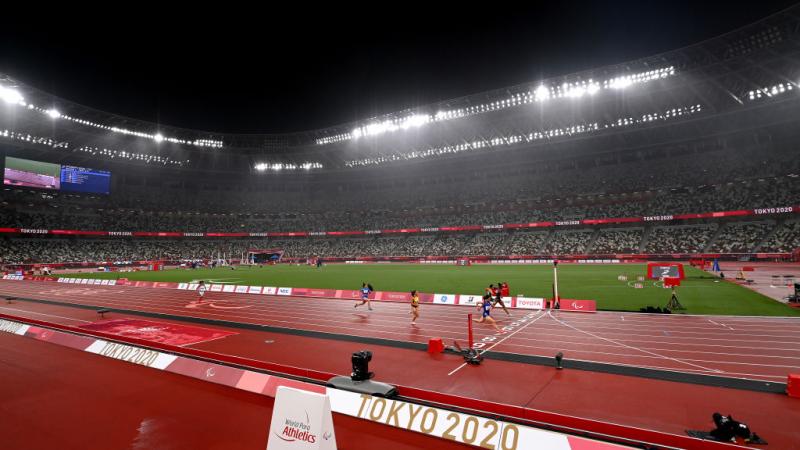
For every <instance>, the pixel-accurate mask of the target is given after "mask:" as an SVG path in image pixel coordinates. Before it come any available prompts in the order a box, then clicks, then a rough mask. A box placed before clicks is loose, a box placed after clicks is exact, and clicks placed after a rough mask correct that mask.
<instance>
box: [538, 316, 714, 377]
mask: <svg viewBox="0 0 800 450" xmlns="http://www.w3.org/2000/svg"><path fill="white" fill-rule="evenodd" d="M547 314H548V315H549V316H550V317H552V318H553V320H555V321H556V322H558V323H560V324H562V325H564V326H565V327H568V328H572V329H573V330H575V331H578V332H581V333H585V334H588V335H589V336H592V337H594V338H597V339H602V340H604V341H608V342H612V343H614V344H617V345H620V346H622V347H627V348H630V349H633V350H638V351H640V352H642V353H648V354H650V355H653V356H658V357H660V358H664V359H669V360H672V361H675V362H678V363H681V364H686V365H689V366H693V367H697V368H700V369H703V370H707V371H709V372H714V373H723V371H721V370H718V369H710V368H708V367H703V366H701V365H698V364H693V363H690V362H686V361H683V360H681V359H677V358H671V357H669V356H664V355H659V354H658V353H654V352H651V351H649V350H644V349H641V348H638V347H634V346H632V345H628V344H623V343H621V342H616V341H614V340H613V339H608V338H604V337H602V336H598V335H596V334H594V333H590V332H588V331H583V330H581V329H578V328H575V327H573V326H572V325H570V324H568V323H566V322H564V321H562V320H559V319H556V317H555V316H553V314H552V312H550V311H547Z"/></svg>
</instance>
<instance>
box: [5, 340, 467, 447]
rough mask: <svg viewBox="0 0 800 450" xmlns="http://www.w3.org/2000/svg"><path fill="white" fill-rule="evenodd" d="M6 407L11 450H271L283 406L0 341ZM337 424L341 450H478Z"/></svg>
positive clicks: (40, 345) (64, 351) (381, 428)
mask: <svg viewBox="0 0 800 450" xmlns="http://www.w3.org/2000/svg"><path fill="white" fill-rule="evenodd" d="M0 398H2V399H3V401H2V402H0V415H2V418H3V420H0V436H1V437H0V442H2V448H5V449H23V448H24V449H28V450H38V449H42V450H45V449H48V450H49V449H54V448H58V449H62V450H85V449H87V448H98V449H100V448H102V449H106V450H115V449H170V450H181V449H187V450H189V449H191V450H196V449H220V450H221V449H232V448H235V449H243V450H246V449H253V450H263V449H264V448H266V445H267V431H268V429H269V423H270V419H271V416H272V407H273V403H274V399H273V398H270V397H265V396H262V395H258V394H253V393H250V392H246V391H243V390H238V389H233V388H228V387H225V386H221V385H218V384H215V383H208V382H204V381H201V380H196V379H194V378H190V377H186V376H182V375H176V374H172V373H169V372H163V371H156V370H153V369H150V368H147V367H144V366H139V365H135V364H130V363H126V362H122V361H117V360H114V359H110V358H104V357H101V356H97V355H93V354H90V353H85V352H82V351H77V350H73V349H69V348H65V347H61V346H57V345H52V344H49V343H47V342H42V341H37V340H34V339H28V338H25V337H21V336H14V335H11V334H6V333H0ZM121 405H122V406H121ZM232 411H235V414H233V415H232V414H231V412H232ZM333 421H334V426H335V430H336V438H337V441H338V443H339V445H340V448H347V449H354V450H355V449H361V450H371V449H374V448H381V449H385V450H411V449H418V448H437V449H438V448H441V449H453V450H456V449H467V448H470V447H467V446H465V445H462V444H458V443H455V442H452V441H445V440H441V439H436V438H434V437H430V436H426V435H423V434H419V433H410V432H404V431H402V430H399V429H397V428H393V427H388V426H385V425H381V424H377V423H373V422H368V421H365V420H360V419H356V418H353V417H349V416H345V415H340V414H334V418H333Z"/></svg>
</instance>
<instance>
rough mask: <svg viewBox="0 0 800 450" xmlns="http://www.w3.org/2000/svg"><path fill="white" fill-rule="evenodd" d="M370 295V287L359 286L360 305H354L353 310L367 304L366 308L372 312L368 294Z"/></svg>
mask: <svg viewBox="0 0 800 450" xmlns="http://www.w3.org/2000/svg"><path fill="white" fill-rule="evenodd" d="M370 293H372V286H371V285H368V284H367V283H362V284H361V303H356V304H355V305H353V308H358V307H359V306H361V305H363V304H364V303H366V304H367V308H369V310H370V311H372V304H371V303H370V301H369V294H370Z"/></svg>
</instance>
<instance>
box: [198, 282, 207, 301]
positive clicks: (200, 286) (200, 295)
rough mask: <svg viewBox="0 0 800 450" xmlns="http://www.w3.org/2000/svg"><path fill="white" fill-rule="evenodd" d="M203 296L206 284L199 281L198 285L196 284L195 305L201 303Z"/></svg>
mask: <svg viewBox="0 0 800 450" xmlns="http://www.w3.org/2000/svg"><path fill="white" fill-rule="evenodd" d="M205 295H206V283H205V282H204V281H203V280H200V283H198V284H197V303H202V302H203V297H204V296H205Z"/></svg>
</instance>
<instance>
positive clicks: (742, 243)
mask: <svg viewBox="0 0 800 450" xmlns="http://www.w3.org/2000/svg"><path fill="white" fill-rule="evenodd" d="M774 227H775V224H774V223H769V222H740V223H728V224H726V225H725V226H724V227H723V228H722V230H720V233H719V234H718V235H717V238H716V239H715V240H714V243H713V244H712V245H711V246H710V247H709V250H710V251H711V252H714V253H717V252H719V253H743V252H747V251H750V250H752V249H754V248H755V247H756V246H757V245H758V244H760V243H761V241H762V240H763V239H764V237H765V236H766V234H767V232H768V231H769V230H771V229H773V228H774Z"/></svg>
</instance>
